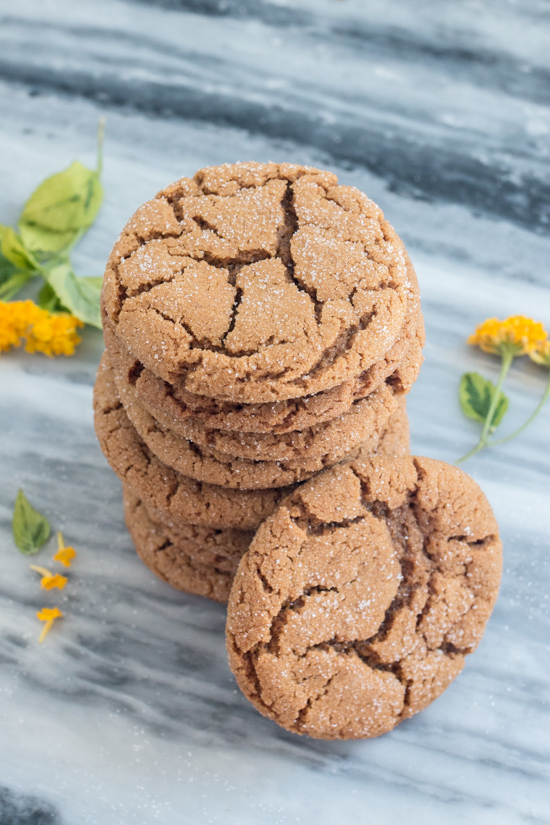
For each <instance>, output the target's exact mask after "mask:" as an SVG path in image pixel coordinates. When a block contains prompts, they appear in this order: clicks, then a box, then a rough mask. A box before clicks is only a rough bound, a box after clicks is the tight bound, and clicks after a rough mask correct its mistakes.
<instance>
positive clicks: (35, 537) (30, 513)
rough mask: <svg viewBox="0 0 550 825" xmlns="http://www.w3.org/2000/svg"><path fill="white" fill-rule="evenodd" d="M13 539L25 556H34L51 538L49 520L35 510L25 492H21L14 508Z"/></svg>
mask: <svg viewBox="0 0 550 825" xmlns="http://www.w3.org/2000/svg"><path fill="white" fill-rule="evenodd" d="M12 528H13V537H14V539H15V543H16V545H17V547H18V548H19V550H21V552H22V553H24V554H25V556H34V554H35V553H37V552H38V551H39V550H40V548H41V547H42V545H43V544H45V542H47V540H48V539H49V537H50V523H49V521H48V519H47V518H46V517H45V516H43V515H42V513H39V512H38V510H35V509H34V507H33V506H32V505H31V504H30V502H29V500H28V498H27V497H26V495H25V493H24V492H23V490H19V491H18V493H17V498H16V499H15V507H14V508H13V521H12Z"/></svg>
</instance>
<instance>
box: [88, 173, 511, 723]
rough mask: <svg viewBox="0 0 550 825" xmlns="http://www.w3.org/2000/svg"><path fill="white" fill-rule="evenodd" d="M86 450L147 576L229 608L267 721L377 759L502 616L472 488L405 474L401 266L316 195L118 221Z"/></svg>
mask: <svg viewBox="0 0 550 825" xmlns="http://www.w3.org/2000/svg"><path fill="white" fill-rule="evenodd" d="M102 313H103V323H104V333H105V344H106V353H105V354H104V356H103V359H102V361H101V365H100V368H99V372H98V376H97V382H96V387H95V397H94V404H95V424H96V431H97V434H98V437H99V441H100V444H101V447H102V449H103V451H104V453H105V455H106V456H107V458H108V460H109V462H110V464H111V466H112V467H113V469H114V471H115V472H116V474H117V475H118V476H119V478H120V479H121V480H122V484H123V491H124V507H125V516H126V524H127V526H128V529H129V531H130V533H131V534H132V537H133V539H134V543H135V546H136V549H137V552H138V554H139V556H140V557H141V559H142V560H143V561H144V562H145V563H146V564H147V565H148V566H149V567H150V568H151V570H153V571H154V572H155V573H156V574H157V575H158V576H160V577H161V578H162V579H164V580H165V581H167V582H168V583H170V584H171V585H172V586H174V587H176V588H178V589H180V590H184V591H187V592H190V593H195V594H199V595H203V596H208V597H209V598H212V599H217V600H218V601H222V602H227V601H228V602H229V604H228V618H227V647H228V654H229V663H230V665H231V668H232V670H233V672H234V673H235V676H236V678H237V682H238V684H239V686H240V687H241V689H242V691H243V693H244V694H245V695H246V696H247V697H248V698H249V699H250V701H251V702H252V703H253V704H254V705H255V706H256V707H257V708H258V710H259V711H260V712H261V713H263V714H264V715H265V716H268V717H270V718H271V719H274V720H275V721H276V722H278V724H280V725H282V726H283V727H285V728H287V729H288V730H291V731H293V732H296V733H307V734H309V735H311V736H315V737H319V738H328V739H339V738H360V737H369V736H377V735H379V734H381V733H384V732H385V731H388V730H391V729H392V728H393V727H394V726H395V725H396V724H398V723H399V722H400V721H402V720H403V719H406V718H408V717H409V716H411V715H412V714H414V713H416V712H417V711H419V710H421V709H422V708H423V707H425V706H426V705H428V704H429V703H430V702H431V701H433V699H434V698H435V697H436V696H438V695H439V694H440V693H441V692H442V691H443V690H444V689H445V688H446V687H447V685H448V684H449V683H450V682H451V681H452V679H453V678H454V677H455V676H456V675H457V674H458V673H459V671H460V670H461V668H462V664H463V662H464V657H465V655H466V654H468V653H470V652H471V651H472V650H474V649H475V647H476V645H477V644H478V642H479V640H480V638H481V635H482V633H483V629H484V627H485V624H486V622H487V619H488V618H489V615H490V613H491V610H492V607H493V604H494V602H495V599H496V594H497V590H498V583H499V578H500V567H501V545H500V540H499V538H498V528H497V525H496V522H495V519H494V516H493V514H492V512H491V508H490V507H489V505H488V503H487V501H486V499H485V497H484V496H483V494H482V492H481V491H480V490H479V488H478V487H477V485H476V484H475V483H474V482H473V481H472V480H471V479H469V478H468V477H467V476H465V474H464V473H462V472H461V471H459V470H457V469H456V468H454V467H449V466H447V465H445V464H442V463H441V462H438V461H433V460H430V459H419V458H414V457H411V456H410V455H408V453H409V438H408V421H407V414H406V409H405V397H406V394H407V392H408V391H409V390H410V388H411V387H412V385H413V383H414V381H415V380H416V377H417V375H418V370H419V368H420V365H421V362H422V345H423V343H424V327H423V320H422V314H421V310H420V297H419V291H418V284H417V281H416V277H415V274H414V270H413V268H412V266H411V263H410V261H409V258H408V256H407V253H406V251H405V249H404V247H403V244H402V243H401V241H400V239H399V238H398V237H397V235H396V234H395V232H394V230H393V229H392V227H391V226H390V225H389V224H388V223H387V222H386V221H385V220H384V217H383V215H382V212H381V211H380V209H379V208H378V207H377V206H376V204H374V203H373V202H372V201H370V200H369V199H368V198H367V197H366V196H365V195H363V194H362V193H361V192H359V191H358V190H357V189H354V188H352V187H348V186H339V185H338V182H337V179H336V177H335V176H334V175H332V174H330V173H329V172H322V171H319V170H317V169H311V168H305V167H301V166H294V165H291V164H274V163H268V164H259V163H247V164H234V165H226V166H219V167H214V168H209V169H204V170H202V171H200V172H198V173H197V174H196V175H195V177H194V178H193V179H192V180H190V179H187V178H183V179H182V180H179V181H177V182H176V183H174V184H173V185H172V186H169V187H168V188H167V189H165V190H163V191H162V192H160V193H159V194H158V195H157V197H156V198H154V199H153V200H152V201H149V202H148V203H146V204H145V205H144V206H142V207H141V208H140V209H138V211H137V212H136V213H135V215H134V216H133V217H132V218H131V220H130V221H129V223H128V224H127V226H126V228H125V229H124V230H123V232H122V234H121V236H120V238H119V239H118V241H117V243H116V244H115V247H114V249H113V252H112V254H111V257H110V259H109V263H108V266H107V271H106V274H105V279H104V287H103V293H102Z"/></svg>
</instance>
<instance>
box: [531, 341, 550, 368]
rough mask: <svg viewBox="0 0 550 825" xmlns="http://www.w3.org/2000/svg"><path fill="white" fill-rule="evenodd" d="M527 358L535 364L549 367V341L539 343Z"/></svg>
mask: <svg viewBox="0 0 550 825" xmlns="http://www.w3.org/2000/svg"><path fill="white" fill-rule="evenodd" d="M529 358H532V359H533V361H534V362H535V364H541V365H542V366H543V367H550V341H549V340H548V339H546V341H539V343H538V346H537V348H536V349H534V350H532V351H531V352H530V353H529Z"/></svg>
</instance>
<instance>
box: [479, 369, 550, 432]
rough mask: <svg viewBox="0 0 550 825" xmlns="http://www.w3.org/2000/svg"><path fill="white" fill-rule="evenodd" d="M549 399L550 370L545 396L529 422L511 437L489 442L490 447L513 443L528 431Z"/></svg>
mask: <svg viewBox="0 0 550 825" xmlns="http://www.w3.org/2000/svg"><path fill="white" fill-rule="evenodd" d="M549 398H550V370H549V371H548V381H547V382H546V389H545V390H544V394H543V396H542V398H541V399H540V401H539V403H538V404H537V406H536V407H535V410H534V412H533V413H532V414H531V415H530V416H529V418H528V419H527V421H525V423H524V424H522V425H521V427H518V428H517V430H514V432H513V433H510V435H507V436H505V437H504V438H499V439H497V440H496V441H490V442H488V446H491V447H494V446H496V445H497V444H506V442H507V441H511V440H512V439H513V438H515V437H516V436H517V435H521V433H522V432H523V431H524V430H526V429H527V427H528V426H529V425H530V424H531V423H532V422H533V421H534V420H535V418H536V417H537V415H538V414H539V413H540V411H541V410H542V408H543V407H544V405H545V404H546V402H547V401H548V399H549Z"/></svg>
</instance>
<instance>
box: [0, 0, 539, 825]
mask: <svg viewBox="0 0 550 825" xmlns="http://www.w3.org/2000/svg"><path fill="white" fill-rule="evenodd" d="M0 14H1V16H0V106H1V108H0V111H1V112H2V119H1V121H0V140H1V143H0V146H1V149H2V153H1V155H0V168H1V175H2V188H1V190H0V195H1V199H0V221H2V222H4V223H9V222H11V221H14V220H15V219H16V217H17V213H18V210H19V208H20V205H21V204H22V202H23V201H24V199H25V197H26V196H27V195H28V193H29V192H30V191H31V189H32V188H33V187H34V186H35V185H36V183H37V182H38V181H39V180H41V179H42V178H43V177H45V176H46V175H47V174H49V173H51V172H53V171H56V170H57V169H60V168H62V167H63V166H65V165H67V164H68V162H69V161H70V160H72V159H73V158H74V157H78V158H79V159H81V160H83V161H87V162H89V163H91V162H92V161H93V157H94V151H95V130H96V125H97V120H98V117H99V115H101V114H106V116H107V141H106V149H105V189H106V200H105V205H104V207H103V209H102V212H101V213H100V217H99V219H98V221H97V223H96V225H95V226H94V227H93V229H92V231H91V232H90V234H89V235H88V237H87V238H86V239H85V240H84V242H83V243H82V244H81V246H80V248H79V249H78V252H77V255H76V264H77V268H78V271H79V272H80V273H81V274H99V273H101V271H102V269H103V266H104V262H105V260H106V257H107V255H108V253H109V250H110V248H111V245H112V243H113V241H114V239H115V237H116V236H117V234H118V232H119V230H120V229H121V227H122V226H123V224H124V222H125V221H126V219H127V218H128V216H129V215H130V214H131V213H132V212H133V210H134V209H135V208H136V207H137V206H138V205H139V204H140V203H141V202H142V201H144V200H145V199H147V198H148V197H150V196H151V195H152V194H153V193H154V192H156V191H157V190H158V189H159V188H161V187H162V186H163V185H165V184H166V183H167V182H169V181H171V180H174V179H175V178H177V177H178V176H180V175H182V174H192V173H193V172H194V171H195V170H196V169H197V168H199V167H201V166H204V165H210V164H215V163H220V162H224V161H233V160H237V159H241V160H245V159H257V160H267V159H274V160H283V159H289V160H293V161H298V162H305V163H311V164H314V165H321V166H327V167H329V168H331V169H333V170H334V171H336V172H337V173H338V175H339V176H340V178H341V180H342V181H344V182H346V183H353V184H355V185H357V186H359V187H361V188H362V189H364V190H365V191H366V192H367V193H368V194H369V195H370V196H371V197H372V198H374V199H375V200H376V201H377V202H379V203H380V204H381V206H382V207H383V208H384V210H385V212H386V214H387V216H388V218H389V219H390V221H391V222H392V223H393V224H394V225H395V226H396V228H397V230H398V231H399V232H400V234H401V235H402V236H403V238H404V239H405V241H406V243H407V245H408V248H409V251H410V253H411V257H412V259H413V262H414V263H415V266H416V268H417V271H418V275H419V279H420V283H421V287H422V293H423V304H424V310H425V315H426V324H427V334H428V343H427V346H426V350H425V356H426V362H425V365H424V367H423V370H422V373H421V377H420V379H419V381H418V383H417V385H416V386H415V388H414V390H413V392H412V393H411V396H410V400H409V412H410V418H411V426H412V432H413V448H414V450H415V451H416V452H417V453H420V454H427V455H432V456H434V457H437V458H442V459H444V460H448V461H453V460H454V459H455V458H456V457H457V456H458V455H460V454H461V453H462V452H464V451H465V450H466V449H467V448H468V447H469V446H470V445H471V444H472V443H473V440H474V439H475V436H476V432H477V431H476V428H475V426H474V425H473V423H472V422H467V421H466V420H464V419H463V418H462V416H461V413H460V411H459V409H458V406H457V401H456V389H457V382H458V378H459V376H460V374H461V373H462V372H463V371H465V370H466V369H477V370H479V371H480V372H483V373H484V374H487V375H492V376H493V377H494V375H495V363H494V361H493V360H492V359H491V358H490V357H489V356H485V355H483V354H481V353H479V352H476V351H474V350H472V349H469V348H467V347H466V345H465V339H466V337H467V336H468V334H469V333H470V332H471V331H472V329H473V328H474V326H475V325H476V323H478V322H479V321H481V320H483V318H485V317H487V316H491V315H497V316H500V317H504V316H506V315H510V314H516V313H522V314H527V315H532V316H534V317H536V318H539V319H540V320H542V321H544V322H545V323H546V325H547V326H548V325H550V297H549V291H548V290H549V285H550V275H549V261H550V240H549V238H548V234H547V233H548V224H549V220H550V171H549V165H548V160H549V154H550V50H549V49H548V38H549V36H550V6H549V5H548V3H547V2H537V0H521V2H520V0H516V2H512V0H509V1H508V2H506V0H498V1H497V0H471V2H457V3H454V4H449V3H441V2H436V0H411V1H410V2H409V1H408V0H396V2H393V3H391V4H389V3H387V2H382V0H340V1H339V0H297V1H296V2H283V1H282V0H277V2H275V0H220V1H219V0H156V2H155V0H142V2H135V1H134V2H133V1H132V0H125V1H123V0H80V1H79V2H78V3H74V2H69V0H41V2H38V0H18V3H17V4H12V3H10V4H8V3H7V0H0ZM101 350H102V341H101V336H100V334H99V333H96V332H94V331H93V330H90V331H86V333H85V336H84V343H83V344H82V346H81V347H80V349H79V351H78V354H77V355H76V356H75V357H74V358H71V359H58V360H54V361H49V360H46V359H43V358H40V357H39V356H29V355H26V354H24V353H11V354H9V355H2V357H1V359H0V456H1V460H0V528H1V535H2V541H1V543H0V563H1V567H0V571H1V572H0V825H83V824H84V823H89V824H90V825H134V823H135V825H154V824H155V823H161V825H180V823H184V824H185V825H188V823H189V824H190V825H191V824H192V825H195V823H197V825H198V824H199V823H200V824H201V825H202V823H224V825H264V823H265V824H266V825H267V823H269V825H276V824H277V823H281V825H287V823H288V825H290V823H303V825H310V823H315V825H332V823H335V822H343V823H346V825H347V823H350V824H351V823H355V822H359V823H362V822H369V823H374V825H386V823H393V822H394V821H396V820H397V821H404V822H407V823H412V825H415V823H423V825H440V824H441V823H445V825H447V823H449V825H459V823H460V825H461V823H463V822H475V823H476V825H494V824H495V823H498V825H526V823H550V792H549V787H550V765H549V760H550V709H549V698H550V697H549V694H550V664H549V659H550V655H549V637H550V633H549V629H550V628H549V624H550V622H549V618H548V617H549V604H548V602H549V598H550V597H549V593H550V538H549V536H550V500H549V494H548V480H549V472H550V456H549V440H548V421H549V415H550V408H548V409H547V410H545V412H544V414H543V415H542V416H541V417H540V419H539V420H538V421H537V422H536V424H534V425H533V427H532V428H531V429H530V430H529V431H528V432H527V433H526V434H525V435H524V436H523V437H522V438H521V439H519V440H518V441H516V442H512V443H510V444H509V445H506V446H503V447H501V448H500V449H498V450H495V451H493V452H491V453H489V452H487V453H486V454H481V455H479V456H478V457H476V458H475V459H473V460H472V461H471V462H469V464H468V465H466V469H468V470H469V471H470V472H471V473H472V474H473V475H474V477H475V478H476V479H477V480H478V481H479V483H480V484H481V485H482V487H483V489H484V490H485V491H486V493H487V495H488V496H489V498H490V500H491V503H492V505H493V507H494V509H495V511H496V514H497V517H498V519H499V522H500V524H501V528H502V534H503V538H504V542H505V550H504V553H505V570H504V579H503V585H502V590H501V595H500V598H499V601H498V604H497V607H496V610H495V613H494V615H493V618H492V619H491V622H490V624H489V627H488V630H487V633H486V636H485V638H484V640H483V642H482V643H481V645H480V647H479V649H478V651H477V652H476V653H475V654H474V655H473V656H471V657H470V658H469V660H468V661H467V664H466V667H465V669H464V672H463V673H462V675H461V676H460V677H459V679H458V680H457V681H456V682H455V683H454V684H453V685H452V686H451V687H450V688H449V690H448V691H447V692H446V693H445V694H444V695H443V696H442V697H441V698H440V699H439V700H438V701H437V702H436V703H434V705H432V706H431V707H430V708H429V709H428V710H426V711H425V712H424V713H422V714H421V715H419V716H417V717H415V718H414V719H412V720H409V721H407V722H405V723H404V724H402V725H401V726H400V727H399V728H398V729H397V730H395V731H394V732H393V733H392V734H389V735H387V736H385V737H382V738H381V739H378V740H373V741H367V742H355V743H326V742H315V741H312V740H308V739H301V738H299V737H295V736H293V735H291V734H288V733H286V732H284V731H282V730H280V729H278V728H277V727H276V726H274V725H273V724H272V723H270V722H269V721H267V720H265V719H263V718H262V717H260V716H259V715H258V714H257V713H256V711H255V710H254V709H253V708H252V707H251V706H249V705H248V703H247V702H246V701H245V700H244V698H242V697H241V696H240V694H239V692H238V691H237V688H236V685H235V682H234V680H233V678H232V676H231V673H230V672H229V670H228V667H227V663H226V657H225V650H224V639H223V628H224V618H225V616H224V609H223V607H222V606H220V605H216V604H211V603H209V602H207V601H203V600H200V599H198V598H193V597H190V596H185V595H183V594H180V593H177V592H175V591H172V590H171V589H170V588H168V587H167V586H165V585H164V584H162V583H161V582H159V581H157V580H156V579H154V577H153V576H152V574H150V573H149V572H148V571H147V570H146V569H145V568H144V567H143V566H142V565H141V563H140V562H139V561H138V560H137V558H136V556H135V553H134V551H133V549H132V544H131V541H130V539H129V537H128V535H127V533H126V531H125V529H124V526H123V521H122V506H121V495H120V488H119V484H118V482H117V479H116V478H115V477H114V476H113V474H112V472H111V471H110V470H109V468H108V466H107V463H106V461H105V459H104V458H103V456H102V454H101V452H100V451H99V448H98V446H97V443H96V441H95V437H94V433H93V428H92V415H91V391H92V384H93V380H94V373H95V369H96V366H97V363H98V360H99V356H100V353H101ZM543 384H544V374H543V372H542V371H541V370H540V369H538V368H536V367H535V366H534V365H528V364H525V363H524V362H521V363H518V364H516V365H515V366H514V368H513V370H512V374H511V377H510V380H509V382H508V386H509V393H510V397H511V411H510V413H509V421H508V423H507V424H506V427H509V428H510V429H512V428H513V427H514V426H515V425H518V424H519V423H521V421H522V420H523V419H524V418H525V417H527V415H528V414H529V412H530V411H531V409H532V408H533V406H534V404H535V403H536V401H537V400H538V397H539V396H540V393H541V392H542V389H543ZM18 486H22V487H23V488H24V489H25V491H26V492H27V494H28V495H29V497H30V498H31V499H32V501H33V502H34V503H35V504H36V506H38V507H40V509H42V510H44V511H45V512H46V513H47V514H48V516H49V517H50V519H51V521H52V524H53V525H54V527H55V528H56V529H58V528H61V529H63V530H64V533H65V536H66V539H67V540H68V541H69V542H71V543H74V545H75V546H76V547H77V549H78V551H79V555H78V559H77V561H76V563H75V564H74V566H73V568H72V569H71V571H70V576H71V582H70V586H69V587H67V588H66V590H65V591H64V592H63V594H61V595H60V596H59V597H58V599H57V602H58V604H59V606H60V607H61V608H62V609H63V611H64V612H65V615H66V618H65V619H64V620H63V622H62V623H60V624H59V626H57V627H56V628H54V630H53V631H52V633H51V634H50V636H49V637H48V639H47V640H46V642H45V643H44V645H43V646H41V647H39V646H38V645H37V642H36V640H37V636H38V633H39V630H40V628H39V627H38V626H37V625H38V622H37V620H36V618H35V615H34V614H35V612H36V610H37V609H38V608H39V607H41V606H42V605H43V604H44V603H48V604H51V603H53V598H52V597H50V596H46V597H44V596H43V595H41V594H40V592H39V589H38V587H37V581H36V579H35V578H34V574H31V573H30V571H28V568H27V565H28V560H27V559H25V558H24V557H22V556H20V555H19V554H18V553H17V552H16V551H15V549H14V547H13V544H12V539H11V531H10V519H11V508H12V504H13V499H14V496H15V492H16V489H17V487H18ZM50 555H51V547H50V548H48V549H46V550H44V551H43V553H42V555H41V556H40V557H39V559H40V561H42V562H43V563H45V562H46V561H47V560H48V558H49V556H50Z"/></svg>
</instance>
